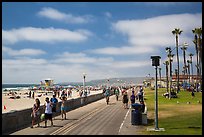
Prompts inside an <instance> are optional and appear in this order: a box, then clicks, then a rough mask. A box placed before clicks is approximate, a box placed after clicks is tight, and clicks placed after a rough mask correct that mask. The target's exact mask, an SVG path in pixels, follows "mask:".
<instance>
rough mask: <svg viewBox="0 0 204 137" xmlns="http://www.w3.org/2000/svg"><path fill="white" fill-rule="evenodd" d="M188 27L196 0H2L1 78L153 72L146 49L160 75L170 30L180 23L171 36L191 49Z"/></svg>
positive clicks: (198, 16) (73, 78)
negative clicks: (157, 57) (177, 32)
mask: <svg viewBox="0 0 204 137" xmlns="http://www.w3.org/2000/svg"><path fill="white" fill-rule="evenodd" d="M196 27H202V3H201V2H17V3H16V2H13V3H11V2H3V3H2V41H3V42H2V43H3V44H2V53H3V59H2V75H3V78H2V79H3V83H39V82H40V81H41V80H43V79H45V78H53V79H54V80H55V82H56V83H58V82H81V81H82V73H83V72H85V73H87V81H90V80H93V79H104V78H113V77H137V76H147V74H149V73H150V74H151V75H152V76H153V75H154V69H153V67H152V66H151V59H150V56H152V55H160V56H161V65H160V66H161V67H162V75H163V76H164V74H165V69H164V65H162V63H163V62H164V61H165V60H166V59H167V58H166V52H165V47H167V46H171V47H172V48H174V47H175V37H174V36H173V35H172V33H171V31H172V30H173V29H174V28H180V29H182V30H183V33H182V34H181V35H180V39H179V44H180V45H182V44H183V43H184V42H187V43H188V44H189V47H188V50H187V54H188V53H194V54H195V50H194V45H193V43H192V40H193V34H192V31H191V30H192V29H194V28H196ZM174 53H175V50H174ZM179 56H180V60H181V62H180V64H181V66H182V65H183V62H182V61H183V58H182V51H181V50H179ZM193 60H195V56H194V57H193ZM175 63H176V60H175V59H174V66H173V67H174V68H176V64H175ZM194 71H195V68H194Z"/></svg>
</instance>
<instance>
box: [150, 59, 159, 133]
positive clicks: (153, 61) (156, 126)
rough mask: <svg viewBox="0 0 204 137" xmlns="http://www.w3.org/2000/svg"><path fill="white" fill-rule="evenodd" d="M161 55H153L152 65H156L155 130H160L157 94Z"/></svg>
mask: <svg viewBox="0 0 204 137" xmlns="http://www.w3.org/2000/svg"><path fill="white" fill-rule="evenodd" d="M160 58H161V57H160V56H151V59H152V66H155V70H156V80H155V131H157V130H159V127H158V94H157V67H158V66H159V60H160Z"/></svg>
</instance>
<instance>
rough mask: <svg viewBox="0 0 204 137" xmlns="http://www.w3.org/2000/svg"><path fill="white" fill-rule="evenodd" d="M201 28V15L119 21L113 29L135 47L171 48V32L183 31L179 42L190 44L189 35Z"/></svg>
mask: <svg viewBox="0 0 204 137" xmlns="http://www.w3.org/2000/svg"><path fill="white" fill-rule="evenodd" d="M199 26H202V14H173V15H163V16H158V17H153V18H148V19H142V20H120V21H118V22H116V23H114V24H113V28H114V29H115V30H116V31H117V32H119V33H122V34H124V35H127V36H128V39H129V43H130V44H132V45H136V46H171V45H174V44H175V40H174V36H173V35H172V33H171V31H172V30H173V29H174V28H180V29H181V30H183V33H182V34H181V35H182V37H181V39H180V40H181V41H186V42H188V43H190V42H191V39H192V38H191V37H189V35H190V34H192V29H194V28H195V27H199Z"/></svg>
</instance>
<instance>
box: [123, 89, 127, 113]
mask: <svg viewBox="0 0 204 137" xmlns="http://www.w3.org/2000/svg"><path fill="white" fill-rule="evenodd" d="M123 104H124V108H125V109H128V95H127V91H124V93H123Z"/></svg>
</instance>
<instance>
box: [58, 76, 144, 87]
mask: <svg viewBox="0 0 204 137" xmlns="http://www.w3.org/2000/svg"><path fill="white" fill-rule="evenodd" d="M144 79H146V77H127V78H110V79H109V84H110V85H112V84H115V85H119V84H124V83H126V84H129V83H132V84H142V83H143V80H144ZM118 80H119V81H118ZM58 84H60V85H73V86H76V85H81V86H82V85H83V83H82V82H61V83H58ZM106 84H107V79H98V80H91V81H87V82H86V85H91V86H94V85H106Z"/></svg>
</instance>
